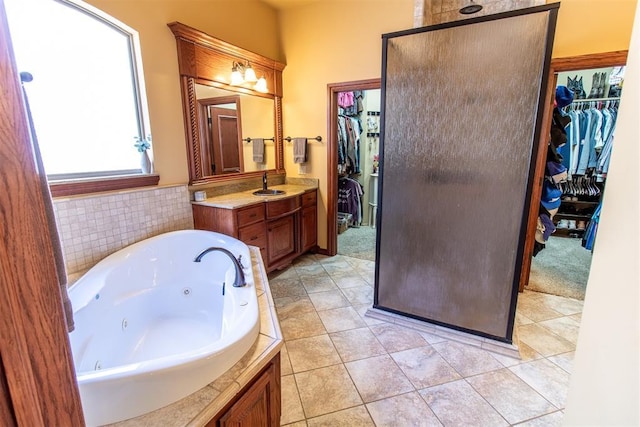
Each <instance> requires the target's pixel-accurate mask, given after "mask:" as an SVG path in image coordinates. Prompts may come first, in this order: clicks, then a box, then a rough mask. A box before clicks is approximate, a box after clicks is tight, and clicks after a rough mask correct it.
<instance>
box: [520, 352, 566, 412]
mask: <svg viewBox="0 0 640 427" xmlns="http://www.w3.org/2000/svg"><path fill="white" fill-rule="evenodd" d="M509 370H511V372H513V373H514V374H516V375H517V376H519V377H520V378H521V379H522V380H523V381H524V382H526V383H527V384H529V385H530V386H531V387H532V388H533V389H535V390H536V391H537V392H538V393H540V394H541V395H542V397H544V398H545V399H547V400H548V401H549V402H551V403H552V404H553V405H554V406H555V407H557V408H560V409H564V406H565V402H566V399H567V392H568V390H569V374H568V373H567V372H566V371H565V370H564V369H562V368H560V367H559V366H557V365H555V364H553V362H550V361H548V360H546V359H540V360H534V361H533V362H528V363H522V364H520V365H518V366H513V367H511V368H509Z"/></svg>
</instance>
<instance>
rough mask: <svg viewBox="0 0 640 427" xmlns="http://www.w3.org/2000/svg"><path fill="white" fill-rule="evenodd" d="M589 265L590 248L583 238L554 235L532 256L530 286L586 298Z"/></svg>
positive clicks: (531, 288)
mask: <svg viewBox="0 0 640 427" xmlns="http://www.w3.org/2000/svg"><path fill="white" fill-rule="evenodd" d="M590 268H591V251H588V250H586V249H585V248H583V247H582V240H581V239H573V238H568V237H554V236H551V237H550V238H549V240H548V241H547V244H546V247H545V249H543V250H542V251H540V253H539V254H538V255H536V256H535V257H533V261H532V262H531V274H530V275H529V286H527V289H529V290H531V291H537V292H544V293H546V294H552V295H560V296H563V297H568V298H574V299H579V300H584V294H585V291H586V289H587V279H588V278H589V269H590Z"/></svg>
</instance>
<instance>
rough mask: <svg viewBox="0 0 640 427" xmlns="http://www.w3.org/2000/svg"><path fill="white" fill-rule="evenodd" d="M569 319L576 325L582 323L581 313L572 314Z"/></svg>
mask: <svg viewBox="0 0 640 427" xmlns="http://www.w3.org/2000/svg"><path fill="white" fill-rule="evenodd" d="M569 317H570V318H571V319H573V320H575V321H576V322H578V323H580V322H582V313H577V314H572V315H571V316H569Z"/></svg>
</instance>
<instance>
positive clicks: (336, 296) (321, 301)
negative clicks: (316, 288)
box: [309, 291, 351, 311]
mask: <svg viewBox="0 0 640 427" xmlns="http://www.w3.org/2000/svg"><path fill="white" fill-rule="evenodd" d="M309 299H310V300H311V302H312V303H313V306H314V307H315V308H316V310H317V311H321V310H330V309H332V308H340V307H347V306H349V305H351V304H349V301H347V299H346V298H345V297H344V295H342V292H340V291H326V292H316V293H312V294H309Z"/></svg>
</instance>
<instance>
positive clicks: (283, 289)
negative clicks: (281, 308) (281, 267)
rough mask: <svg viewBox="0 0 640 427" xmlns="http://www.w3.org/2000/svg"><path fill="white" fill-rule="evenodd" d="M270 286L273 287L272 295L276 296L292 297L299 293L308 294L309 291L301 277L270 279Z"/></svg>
mask: <svg viewBox="0 0 640 427" xmlns="http://www.w3.org/2000/svg"><path fill="white" fill-rule="evenodd" d="M269 287H270V288H271V296H272V297H273V298H274V299H275V298H282V297H291V296H298V295H302V296H304V295H306V294H307V291H306V290H305V288H304V286H302V282H301V281H300V279H298V278H295V279H280V278H278V279H275V280H270V281H269Z"/></svg>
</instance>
